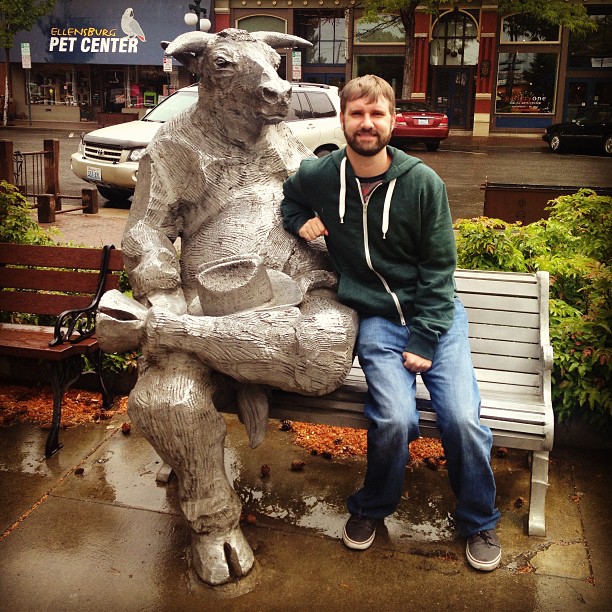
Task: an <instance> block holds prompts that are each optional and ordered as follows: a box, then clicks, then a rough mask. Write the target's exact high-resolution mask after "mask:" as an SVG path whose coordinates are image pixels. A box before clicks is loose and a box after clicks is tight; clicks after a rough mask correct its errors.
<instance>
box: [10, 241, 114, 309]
mask: <svg viewBox="0 0 612 612" xmlns="http://www.w3.org/2000/svg"><path fill="white" fill-rule="evenodd" d="M102 256H103V249H102V248H75V247H62V246H33V245H22V244H0V311H2V312H19V313H28V314H36V315H53V316H57V315H59V314H60V313H62V312H64V311H66V310H72V309H76V308H87V307H88V306H89V305H90V304H91V301H92V297H93V296H94V295H95V293H96V290H97V288H98V282H99V277H100V268H101V265H102ZM122 270H123V258H122V255H121V251H118V250H115V249H113V250H111V251H110V257H109V261H108V274H107V276H106V282H105V286H104V290H105V291H108V290H109V289H116V288H117V287H118V286H119V273H120V272H121V271H122Z"/></svg>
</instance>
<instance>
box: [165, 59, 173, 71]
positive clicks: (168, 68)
mask: <svg viewBox="0 0 612 612" xmlns="http://www.w3.org/2000/svg"><path fill="white" fill-rule="evenodd" d="M164 72H172V58H171V57H167V56H164Z"/></svg>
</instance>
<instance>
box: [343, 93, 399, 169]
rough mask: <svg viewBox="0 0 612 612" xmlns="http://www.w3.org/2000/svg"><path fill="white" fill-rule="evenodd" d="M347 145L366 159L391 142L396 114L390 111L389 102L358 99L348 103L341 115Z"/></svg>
mask: <svg viewBox="0 0 612 612" xmlns="http://www.w3.org/2000/svg"><path fill="white" fill-rule="evenodd" d="M340 122H341V123H342V129H343V130H344V136H345V137H346V142H347V145H348V146H349V147H350V148H351V149H353V151H355V153H358V154H359V155H363V156H365V157H371V156H374V155H376V154H377V153H378V152H379V151H381V150H382V149H384V148H385V147H386V146H387V144H389V141H390V140H391V133H392V131H393V126H394V125H395V114H391V111H390V110H389V101H388V100H387V99H385V98H378V100H376V101H374V102H368V101H367V99H366V98H358V99H357V100H352V101H350V102H347V104H346V108H345V109H344V112H343V113H341V114H340Z"/></svg>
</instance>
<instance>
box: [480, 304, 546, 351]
mask: <svg viewBox="0 0 612 612" xmlns="http://www.w3.org/2000/svg"><path fill="white" fill-rule="evenodd" d="M470 314H471V313H468V316H469V315H470ZM469 337H470V338H485V339H490V340H511V341H512V342H526V343H529V344H535V345H537V346H538V350H539V346H540V330H539V329H534V328H532V327H516V326H514V325H485V324H482V323H472V322H471V321H470V324H469Z"/></svg>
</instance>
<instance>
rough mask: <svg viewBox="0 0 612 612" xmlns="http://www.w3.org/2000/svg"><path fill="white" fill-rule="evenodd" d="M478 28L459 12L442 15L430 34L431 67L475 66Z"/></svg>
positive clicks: (468, 17)
mask: <svg viewBox="0 0 612 612" xmlns="http://www.w3.org/2000/svg"><path fill="white" fill-rule="evenodd" d="M477 36H478V27H477V25H476V23H475V22H474V20H473V19H472V18H471V17H470V16H469V15H467V14H466V13H462V12H459V11H451V12H449V13H446V14H445V15H442V17H440V19H439V20H438V21H437V22H436V25H435V26H434V28H433V32H432V41H431V51H430V56H429V61H430V64H431V65H432V66H475V65H476V64H477V63H478V47H479V45H478V40H477Z"/></svg>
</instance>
